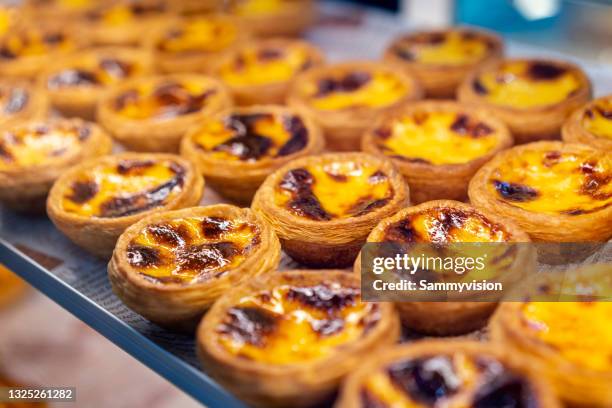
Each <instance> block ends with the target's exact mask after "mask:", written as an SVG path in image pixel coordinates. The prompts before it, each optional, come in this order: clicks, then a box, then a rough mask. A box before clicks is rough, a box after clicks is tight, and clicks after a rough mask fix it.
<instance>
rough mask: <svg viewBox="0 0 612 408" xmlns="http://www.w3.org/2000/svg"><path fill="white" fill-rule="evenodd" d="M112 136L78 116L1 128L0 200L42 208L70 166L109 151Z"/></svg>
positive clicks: (31, 209) (22, 207)
mask: <svg viewBox="0 0 612 408" xmlns="http://www.w3.org/2000/svg"><path fill="white" fill-rule="evenodd" d="M111 149H112V141H111V138H110V137H109V136H108V135H106V133H104V132H103V131H102V130H101V129H100V128H99V127H98V126H96V125H95V124H93V123H89V122H83V121H81V120H80V119H54V120H46V121H35V122H24V123H22V124H16V125H13V126H11V127H7V128H4V129H3V130H2V131H0V202H2V203H4V204H5V205H6V206H8V207H10V208H12V209H14V210H17V211H22V212H30V213H39V212H44V208H45V200H46V198H47V193H48V192H49V189H51V186H52V185H53V183H54V182H55V180H56V179H57V178H58V177H59V176H60V175H62V174H63V173H64V172H65V171H67V170H68V169H69V168H70V167H72V166H74V165H76V164H78V163H79V162H81V161H83V160H85V159H88V158H91V157H97V156H99V155H104V154H108V153H110V151H111Z"/></svg>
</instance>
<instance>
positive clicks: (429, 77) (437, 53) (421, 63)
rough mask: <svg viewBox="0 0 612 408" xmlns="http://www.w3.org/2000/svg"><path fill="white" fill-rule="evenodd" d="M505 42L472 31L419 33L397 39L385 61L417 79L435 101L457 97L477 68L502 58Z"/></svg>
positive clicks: (388, 51)
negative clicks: (463, 84)
mask: <svg viewBox="0 0 612 408" xmlns="http://www.w3.org/2000/svg"><path fill="white" fill-rule="evenodd" d="M503 48H504V47H503V43H502V40H501V38H500V37H498V36H497V35H495V34H492V33H489V32H485V31H480V30H475V29H472V28H450V29H446V30H432V31H419V32H414V33H410V34H405V35H402V36H400V37H398V38H396V39H395V40H394V41H393V42H392V43H391V45H389V47H388V48H387V50H386V51H385V54H384V57H383V58H384V60H385V61H388V62H390V63H393V64H398V65H399V66H401V67H403V68H404V69H405V70H406V71H407V72H408V73H410V74H412V75H414V76H416V77H417V78H418V79H419V81H420V82H421V84H423V88H425V93H426V94H427V96H428V97H431V98H454V96H455V92H456V90H457V87H458V86H459V84H460V83H461V82H462V81H463V79H464V78H465V77H466V76H467V75H468V74H469V73H470V72H471V71H472V70H474V69H475V68H477V67H479V66H481V65H483V64H486V63H488V62H491V61H494V60H496V59H499V58H501V56H502V54H503Z"/></svg>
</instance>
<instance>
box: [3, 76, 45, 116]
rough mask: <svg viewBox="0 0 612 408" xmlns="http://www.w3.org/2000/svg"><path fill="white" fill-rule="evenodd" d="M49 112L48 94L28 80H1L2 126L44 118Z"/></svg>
mask: <svg viewBox="0 0 612 408" xmlns="http://www.w3.org/2000/svg"><path fill="white" fill-rule="evenodd" d="M48 112H49V98H48V97H47V94H46V93H45V92H44V91H42V90H41V89H39V88H38V87H36V86H34V85H33V84H31V83H30V82H28V81H26V80H17V79H5V80H0V126H2V127H7V126H10V125H13V124H16V123H18V122H22V121H25V120H37V119H43V118H44V117H46V116H47V114H48Z"/></svg>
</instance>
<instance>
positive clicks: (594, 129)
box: [582, 97, 612, 139]
mask: <svg viewBox="0 0 612 408" xmlns="http://www.w3.org/2000/svg"><path fill="white" fill-rule="evenodd" d="M582 126H583V128H584V129H585V130H586V131H587V132H589V133H591V134H592V135H594V136H597V137H604V138H608V139H612V97H606V98H600V99H597V100H596V101H595V102H594V103H593V105H592V106H591V107H589V108H588V109H586V110H585V111H584V115H583V116H582Z"/></svg>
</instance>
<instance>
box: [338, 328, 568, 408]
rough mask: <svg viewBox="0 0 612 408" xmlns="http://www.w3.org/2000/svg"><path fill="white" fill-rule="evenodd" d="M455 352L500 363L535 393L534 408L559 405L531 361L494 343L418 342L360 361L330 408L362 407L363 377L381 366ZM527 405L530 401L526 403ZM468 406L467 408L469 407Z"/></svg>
mask: <svg viewBox="0 0 612 408" xmlns="http://www.w3.org/2000/svg"><path fill="white" fill-rule="evenodd" d="M455 353H465V354H466V355H468V356H472V357H476V358H477V357H489V358H492V359H493V360H496V361H499V362H501V363H502V364H503V365H504V366H506V367H508V368H509V369H510V370H512V372H513V373H515V374H518V375H520V376H522V377H523V379H525V380H527V381H528V383H529V385H530V387H529V388H530V390H531V391H532V392H533V393H534V394H535V396H536V398H537V401H536V402H535V404H534V407H538V408H561V407H562V405H561V403H560V402H559V400H558V399H557V398H556V397H555V395H554V393H553V389H552V387H551V385H550V383H549V382H548V381H547V380H546V379H545V378H542V376H541V373H540V372H538V371H537V370H535V369H534V368H533V367H532V364H531V362H530V361H529V360H528V359H525V358H524V356H519V355H516V354H514V353H511V352H509V351H508V350H507V349H505V348H503V347H501V346H499V345H498V344H494V343H479V342H471V341H460V340H421V341H418V342H415V343H411V344H405V345H400V346H396V347H393V348H388V349H386V350H382V351H381V352H379V353H377V354H376V355H371V356H369V357H368V358H366V360H365V361H362V364H360V366H359V367H358V369H357V370H356V371H355V372H353V373H351V374H350V375H349V376H348V378H347V379H346V380H345V381H344V384H343V385H342V389H341V392H340V396H339V398H338V400H337V401H336V404H335V405H334V408H363V404H362V400H361V398H362V396H361V391H362V390H361V388H362V386H363V382H364V381H365V380H366V378H367V377H368V376H369V375H371V374H372V373H375V372H376V371H377V370H381V369H384V367H385V366H387V365H390V364H393V363H399V362H401V361H405V360H408V359H419V358H426V357H435V356H437V355H449V356H452V355H453V354H455ZM530 402H531V401H530ZM470 406H471V405H470Z"/></svg>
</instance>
